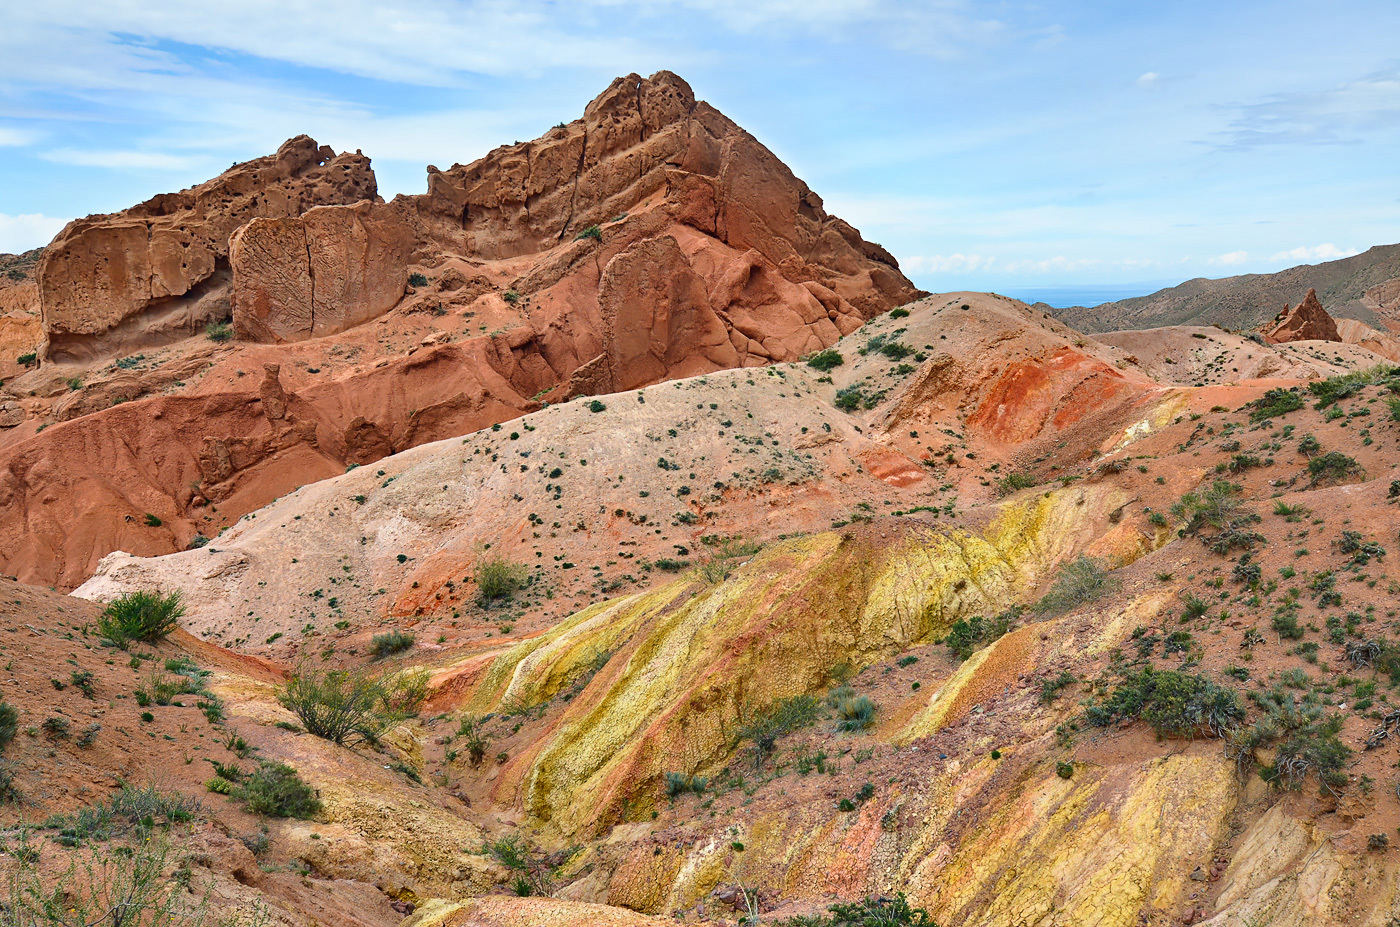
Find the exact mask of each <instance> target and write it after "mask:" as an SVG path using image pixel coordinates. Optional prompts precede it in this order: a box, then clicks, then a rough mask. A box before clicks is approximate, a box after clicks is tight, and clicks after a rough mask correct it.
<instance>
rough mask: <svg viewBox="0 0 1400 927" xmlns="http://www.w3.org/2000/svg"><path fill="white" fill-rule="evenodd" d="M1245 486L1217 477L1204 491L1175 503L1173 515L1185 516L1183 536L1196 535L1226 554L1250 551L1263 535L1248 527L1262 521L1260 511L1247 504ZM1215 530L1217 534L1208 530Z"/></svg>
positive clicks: (1210, 546) (1209, 545) (1210, 547)
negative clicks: (1238, 550) (1244, 496)
mask: <svg viewBox="0 0 1400 927" xmlns="http://www.w3.org/2000/svg"><path fill="white" fill-rule="evenodd" d="M1243 495H1244V487H1242V486H1240V485H1239V484H1237V483H1231V482H1228V481H1226V480H1216V481H1215V482H1214V483H1212V484H1211V486H1210V488H1209V489H1206V490H1205V491H1203V492H1199V493H1196V492H1188V493H1186V494H1185V495H1184V496H1182V497H1181V499H1180V500H1178V501H1177V502H1175V503H1173V504H1172V514H1173V515H1175V516H1176V517H1177V518H1180V519H1183V520H1184V522H1185V524H1183V525H1182V527H1181V533H1182V534H1183V535H1188V534H1193V535H1197V536H1198V537H1200V539H1201V543H1202V544H1204V545H1205V546H1206V548H1207V549H1208V550H1210V551H1213V552H1214V553H1217V554H1225V553H1228V552H1229V551H1231V550H1234V549H1236V548H1241V549H1244V550H1251V549H1253V547H1254V546H1255V545H1256V544H1260V543H1262V542H1263V540H1264V537H1263V535H1261V534H1259V533H1258V532H1257V531H1250V530H1248V528H1247V526H1248V525H1251V524H1253V523H1255V522H1257V521H1259V520H1260V518H1259V513H1258V512H1255V511H1254V510H1253V509H1251V508H1249V507H1248V506H1246V505H1245V504H1244V500H1243V498H1242V497H1243ZM1207 529H1213V531H1214V533H1208V532H1207Z"/></svg>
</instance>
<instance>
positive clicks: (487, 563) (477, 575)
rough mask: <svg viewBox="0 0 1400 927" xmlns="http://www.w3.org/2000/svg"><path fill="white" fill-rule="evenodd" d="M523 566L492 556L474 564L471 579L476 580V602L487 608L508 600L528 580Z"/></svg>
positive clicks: (527, 572) (527, 573)
mask: <svg viewBox="0 0 1400 927" xmlns="http://www.w3.org/2000/svg"><path fill="white" fill-rule="evenodd" d="M529 575H530V574H529V571H528V570H527V569H526V568H525V564H523V563H516V562H514V561H513V560H507V559H506V558H505V557H501V556H493V557H489V558H487V559H485V560H480V561H478V562H477V564H476V569H475V571H474V572H473V575H472V578H473V579H474V580H476V597H477V602H478V603H479V604H480V605H482V606H483V607H489V606H490V605H491V604H492V603H493V602H496V601H497V600H500V599H509V598H510V597H511V596H512V595H514V594H515V592H516V590H518V589H521V588H523V587H524V586H525V583H526V581H527V580H528V579H529Z"/></svg>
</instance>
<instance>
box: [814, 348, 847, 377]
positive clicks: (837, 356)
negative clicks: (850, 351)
mask: <svg viewBox="0 0 1400 927" xmlns="http://www.w3.org/2000/svg"><path fill="white" fill-rule="evenodd" d="M845 362H846V359H845V358H844V357H842V356H841V352H840V351H838V350H836V349H835V348H827V349H826V350H824V351H818V352H816V353H815V354H809V355H807V366H808V367H812V368H814V369H816V370H820V371H821V372H822V373H829V372H831V371H832V370H835V369H836V368H837V367H840V366H841V365H842V364H844V363H845Z"/></svg>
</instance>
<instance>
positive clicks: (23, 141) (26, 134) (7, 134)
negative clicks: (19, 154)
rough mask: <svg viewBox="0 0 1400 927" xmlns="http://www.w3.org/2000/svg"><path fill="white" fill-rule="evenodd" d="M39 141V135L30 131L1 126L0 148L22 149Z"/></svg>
mask: <svg viewBox="0 0 1400 927" xmlns="http://www.w3.org/2000/svg"><path fill="white" fill-rule="evenodd" d="M38 140H39V133H38V132H34V131H31V130H29V129H13V128H10V127H8V126H0V148H22V147H24V146H25V145H32V144H34V143H35V142H36V141H38Z"/></svg>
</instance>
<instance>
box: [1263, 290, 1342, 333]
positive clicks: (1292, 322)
mask: <svg viewBox="0 0 1400 927" xmlns="http://www.w3.org/2000/svg"><path fill="white" fill-rule="evenodd" d="M1264 338H1265V340H1266V341H1268V342H1269V343H1270V344H1282V343H1284V342H1286V341H1341V340H1342V336H1341V335H1340V334H1338V333H1337V323H1336V322H1334V321H1333V320H1332V317H1331V316H1330V315H1328V314H1327V310H1326V309H1323V308H1322V303H1320V302H1318V301H1317V290H1311V289H1310V290H1308V295H1307V296H1305V297H1303V301H1302V302H1301V303H1299V304H1298V305H1297V307H1296V308H1293V309H1290V308H1288V307H1287V306H1284V307H1283V311H1282V312H1280V313H1279V314H1278V315H1277V316H1275V317H1274V321H1273V323H1272V324H1271V325H1270V326H1269V327H1268V328H1267V329H1266V330H1265V332H1264Z"/></svg>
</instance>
